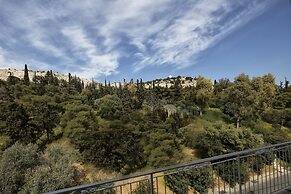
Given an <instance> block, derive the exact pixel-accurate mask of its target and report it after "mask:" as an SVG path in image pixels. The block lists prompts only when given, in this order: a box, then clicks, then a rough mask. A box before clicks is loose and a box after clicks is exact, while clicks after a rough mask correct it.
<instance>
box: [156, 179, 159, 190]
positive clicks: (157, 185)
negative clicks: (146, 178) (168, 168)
mask: <svg viewBox="0 0 291 194" xmlns="http://www.w3.org/2000/svg"><path fill="white" fill-rule="evenodd" d="M156 187H157V193H159V180H158V177H156Z"/></svg>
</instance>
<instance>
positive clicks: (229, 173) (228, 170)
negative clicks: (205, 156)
mask: <svg viewBox="0 0 291 194" xmlns="http://www.w3.org/2000/svg"><path fill="white" fill-rule="evenodd" d="M227 172H228V192H229V193H230V194H231V187H230V179H231V178H230V177H231V169H230V167H229V160H228V161H227Z"/></svg>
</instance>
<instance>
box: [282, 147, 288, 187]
mask: <svg viewBox="0 0 291 194" xmlns="http://www.w3.org/2000/svg"><path fill="white" fill-rule="evenodd" d="M286 151H287V150H286V148H284V152H283V153H284V166H283V170H284V187H286V186H287V185H286V184H287V177H286V165H287V157H286Z"/></svg>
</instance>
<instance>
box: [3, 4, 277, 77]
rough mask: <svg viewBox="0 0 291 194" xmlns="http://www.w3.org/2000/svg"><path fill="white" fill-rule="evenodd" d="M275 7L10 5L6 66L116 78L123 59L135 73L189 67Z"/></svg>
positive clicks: (5, 35)
mask: <svg viewBox="0 0 291 194" xmlns="http://www.w3.org/2000/svg"><path fill="white" fill-rule="evenodd" d="M271 2H273V1H272V0H252V1H251V0H248V1H240V0H235V1H234V0H115V1H107V0H84V1H79V0H71V1H65V0H60V1H46V2H45V3H44V2H43V1H33V0H30V1H19V2H18V4H17V5H16V4H15V2H14V3H13V1H7V2H5V6H1V7H0V17H1V18H2V19H1V20H0V25H1V27H2V26H3V28H2V31H1V33H0V46H1V47H2V51H1V50H0V64H4V63H10V64H14V66H17V65H16V63H18V62H19V61H20V62H22V63H29V62H33V63H35V64H41V65H38V67H42V68H48V69H56V70H59V71H60V70H63V71H66V72H64V73H67V72H71V73H76V74H78V75H80V76H83V77H86V78H92V77H95V78H96V77H100V76H104V75H105V76H108V75H111V74H114V73H118V68H119V66H120V65H128V64H120V63H121V59H122V57H129V58H132V61H135V63H134V64H133V65H132V67H133V69H134V70H136V71H137V70H141V69H143V68H145V67H148V66H152V65H174V66H175V67H178V68H183V67H185V66H188V65H191V64H193V63H195V59H196V58H197V57H199V55H200V54H201V52H203V51H205V50H207V49H208V48H210V47H212V46H213V45H215V44H216V43H217V42H219V41H220V40H222V39H223V38H224V37H226V36H227V35H228V34H230V33H231V32H233V31H234V30H236V29H238V28H239V27H240V26H242V25H244V24H245V23H247V22H248V21H250V20H251V19H253V18H255V17H256V16H257V15H258V14H260V13H262V12H263V11H264V10H266V9H267V8H268V6H269V5H270V4H271ZM131 47H134V48H135V49H131ZM24 48H25V49H24ZM4 51H5V52H4ZM1 53H2V54H1ZM3 53H4V54H3ZM50 61H53V62H52V63H56V64H59V65H61V67H60V66H58V65H57V66H54V65H48V64H47V63H50ZM35 66H36V65H35Z"/></svg>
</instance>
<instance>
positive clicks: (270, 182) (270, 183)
mask: <svg viewBox="0 0 291 194" xmlns="http://www.w3.org/2000/svg"><path fill="white" fill-rule="evenodd" d="M268 154H270V153H268ZM269 158H270V155H268V160H269ZM271 165H272V161H271V164H269V161H268V166H269V175H268V176H269V185H270V193H272V177H271Z"/></svg>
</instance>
